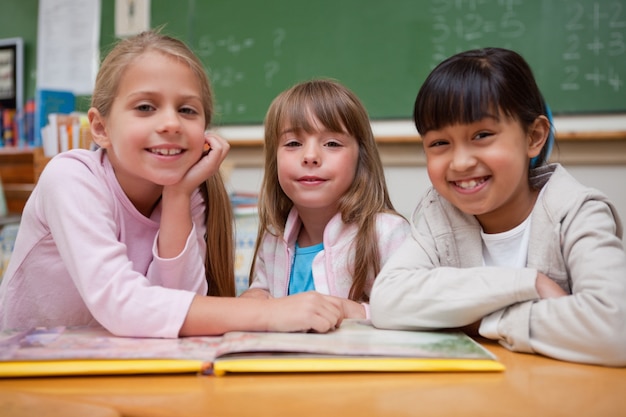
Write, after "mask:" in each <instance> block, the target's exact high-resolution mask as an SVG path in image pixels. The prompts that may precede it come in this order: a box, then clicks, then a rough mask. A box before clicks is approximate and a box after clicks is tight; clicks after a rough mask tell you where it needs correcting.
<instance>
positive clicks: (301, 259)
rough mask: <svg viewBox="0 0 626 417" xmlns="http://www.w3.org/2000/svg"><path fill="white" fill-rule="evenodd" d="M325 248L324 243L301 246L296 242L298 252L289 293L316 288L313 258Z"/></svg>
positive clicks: (294, 261) (290, 278) (292, 268)
mask: <svg viewBox="0 0 626 417" xmlns="http://www.w3.org/2000/svg"><path fill="white" fill-rule="evenodd" d="M322 250H324V243H318V244H317V245H313V246H308V247H306V248H301V247H300V246H299V245H298V243H297V242H296V254H295V255H294V257H293V266H292V267H291V275H290V277H289V294H290V295H291V294H298V293H301V292H306V291H312V290H315V283H314V282H313V268H312V265H313V259H314V258H315V256H316V255H317V254H318V253H320V252H321V251H322Z"/></svg>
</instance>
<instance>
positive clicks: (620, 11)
mask: <svg viewBox="0 0 626 417" xmlns="http://www.w3.org/2000/svg"><path fill="white" fill-rule="evenodd" d="M565 6H566V7H565V13H566V16H567V21H566V24H565V31H566V33H567V46H566V49H565V51H564V52H563V54H562V59H563V62H564V65H563V75H564V77H563V81H562V82H561V86H560V87H561V90H563V91H577V90H580V89H582V88H583V87H584V86H585V87H586V86H590V87H594V88H599V87H601V86H603V85H604V84H606V85H607V86H608V87H609V91H613V92H615V93H617V92H619V91H621V90H622V89H623V88H624V80H623V79H622V77H623V76H625V75H626V74H625V73H624V71H625V69H624V68H623V67H617V66H614V65H611V64H610V62H611V61H610V60H609V59H606V58H608V57H611V58H614V57H618V56H624V55H625V54H626V36H625V33H626V10H625V9H624V5H623V3H622V2H619V1H611V2H602V1H595V2H584V3H583V2H572V3H569V2H568V3H567V4H566V5H565ZM602 28H608V29H609V30H608V33H607V32H606V31H603V30H601V29H602ZM585 50H586V51H590V52H591V55H592V56H593V57H596V59H595V60H594V65H593V66H591V67H589V66H586V65H584V64H586V62H584V61H585V60H584V59H583V58H582V57H583V52H584V51H585Z"/></svg>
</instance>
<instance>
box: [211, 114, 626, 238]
mask: <svg viewBox="0 0 626 417" xmlns="http://www.w3.org/2000/svg"><path fill="white" fill-rule="evenodd" d="M372 127H373V130H374V134H375V136H376V137H377V138H383V139H384V138H394V141H392V142H388V141H385V140H382V141H380V142H379V143H378V147H379V150H380V154H381V159H382V161H383V165H384V167H385V175H386V179H387V185H388V188H389V192H390V194H391V200H392V202H393V204H394V205H395V207H396V209H397V210H398V211H399V212H400V213H401V214H403V215H405V216H407V217H409V216H410V215H411V213H412V212H413V210H414V208H415V206H416V205H417V202H418V201H419V198H420V196H421V194H422V193H423V192H424V191H425V190H426V188H427V187H429V186H430V180H429V179H428V174H427V172H426V168H425V158H424V156H423V152H422V150H421V144H420V143H419V142H417V141H415V137H416V133H415V131H414V127H413V126H412V124H411V122H410V121H402V122H393V123H387V124H385V123H379V122H373V123H372ZM555 127H556V131H557V143H556V146H555V149H554V151H553V153H552V156H551V161H552V162H559V163H561V164H562V165H563V166H565V168H566V169H567V170H568V171H569V172H570V173H571V174H572V175H573V176H574V177H575V178H576V179H578V180H579V181H580V182H581V183H583V184H585V185H588V186H590V187H594V188H597V189H598V190H600V191H602V192H604V193H605V194H606V195H607V196H608V197H609V198H610V199H611V200H612V201H613V203H614V204H615V205H616V207H617V210H618V213H619V214H620V217H621V218H622V221H623V222H626V187H625V186H624V182H625V181H626V115H624V114H620V115H604V116H600V115H593V116H575V117H556V118H555ZM559 132H560V134H561V139H559ZM615 132H617V133H618V134H617V135H615ZM620 132H621V133H620ZM218 133H220V134H221V135H222V136H224V137H225V138H227V139H228V140H229V141H230V142H231V152H230V154H229V156H228V158H227V162H228V164H229V165H231V166H232V171H230V175H229V184H228V185H229V187H230V189H231V190H234V191H242V192H258V191H259V188H260V185H261V178H262V176H263V166H262V165H263V150H262V135H263V132H262V126H255V127H250V126H247V127H240V128H232V129H221V130H220V129H218ZM244 138H245V139H246V140H247V142H248V143H250V141H251V140H252V142H254V141H256V142H254V144H253V145H248V146H242V145H241V143H242V140H243V139H244ZM402 138H408V140H407V141H405V142H403V141H402ZM609 138H610V139H609ZM625 226H626V224H625ZM624 241H626V238H625V239H624Z"/></svg>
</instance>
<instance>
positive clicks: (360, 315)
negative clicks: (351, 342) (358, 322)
mask: <svg viewBox="0 0 626 417" xmlns="http://www.w3.org/2000/svg"><path fill="white" fill-rule="evenodd" d="M340 300H341V303H342V305H343V314H344V316H343V318H344V319H365V318H367V314H366V313H365V307H363V304H361V303H357V302H356V301H352V300H349V299H347V298H340Z"/></svg>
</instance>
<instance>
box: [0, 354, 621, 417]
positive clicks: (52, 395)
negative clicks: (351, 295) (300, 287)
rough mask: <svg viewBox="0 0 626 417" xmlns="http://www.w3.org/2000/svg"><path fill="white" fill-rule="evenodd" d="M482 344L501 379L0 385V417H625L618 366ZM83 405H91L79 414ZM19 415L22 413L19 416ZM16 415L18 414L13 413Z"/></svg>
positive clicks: (136, 379)
mask: <svg viewBox="0 0 626 417" xmlns="http://www.w3.org/2000/svg"><path fill="white" fill-rule="evenodd" d="M485 346H487V348H488V349H489V350H491V351H492V352H493V353H495V354H496V355H497V356H498V358H499V359H500V360H501V361H502V362H503V363H504V364H505V365H506V367H507V370H506V371H505V372H502V373H430V374H429V373H421V374H420V373H412V374H391V373H384V374H376V373H365V374H358V373H354V374H282V375H232V376H225V377H211V376H197V375H163V376H119V377H117V376H110V377H71V378H29V379H0V410H2V409H5V410H7V411H13V410H16V411H15V413H13V414H10V413H5V412H3V413H0V414H2V415H3V416H12V415H38V416H57V415H58V416H61V415H63V416H65V417H70V416H75V415H76V416H79V415H90V416H96V415H102V416H115V415H128V416H164V417H165V416H168V417H171V416H209V415H210V416H257V417H262V416H272V417H275V416H297V417H305V416H309V415H311V416H322V417H332V416H341V417H347V416H385V417H390V416H393V417H396V416H420V417H428V416H446V417H447V416H483V417H488V416H498V417H502V416H513V417H514V416H520V417H522V416H523V417H530V416H532V417H536V416H576V417H583V416H593V417H604V416H611V417H612V416H626V368H605V367H599V366H589V365H579V364H571V363H566V362H560V361H556V360H552V359H547V358H543V357H539V356H535V355H526V354H521V353H512V352H509V351H507V350H505V349H504V348H501V347H499V346H497V345H495V344H493V343H490V342H486V343H485ZM86 407H92V410H91V412H90V413H87V414H85V413H86V412H87V411H86V409H85V408H86ZM20 408H21V410H20ZM20 411H22V414H19V412H20Z"/></svg>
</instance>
